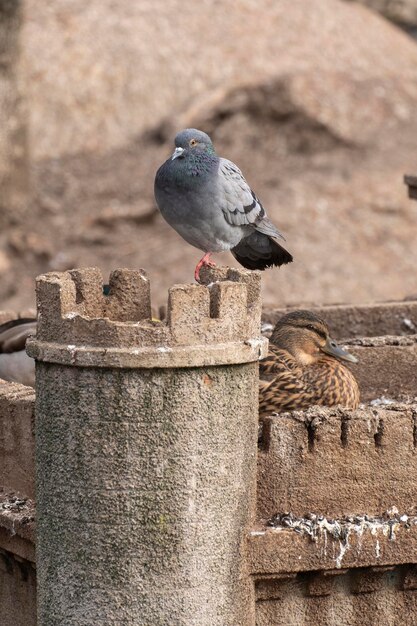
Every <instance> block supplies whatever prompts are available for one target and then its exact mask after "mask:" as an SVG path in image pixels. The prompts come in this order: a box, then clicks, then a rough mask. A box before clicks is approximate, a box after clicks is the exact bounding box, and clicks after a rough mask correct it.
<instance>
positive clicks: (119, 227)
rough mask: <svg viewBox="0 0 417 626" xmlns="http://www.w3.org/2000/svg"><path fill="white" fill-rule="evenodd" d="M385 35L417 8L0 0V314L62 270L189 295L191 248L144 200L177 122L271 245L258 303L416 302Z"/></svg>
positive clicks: (409, 148)
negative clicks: (182, 288) (200, 144)
mask: <svg viewBox="0 0 417 626" xmlns="http://www.w3.org/2000/svg"><path fill="white" fill-rule="evenodd" d="M365 4H367V5H368V7H367V6H364V5H365ZM377 11H381V13H382V15H381V13H378V12H377ZM387 17H388V18H392V19H394V20H395V21H396V22H397V23H393V22H390V21H388V19H387ZM398 23H400V24H401V25H406V26H407V28H408V29H409V30H410V31H412V29H413V26H415V25H416V23H417V6H416V2H415V0H408V1H406V0H404V1H403V2H401V1H400V0H397V1H395V0H392V1H390V0H385V1H384V0H363V2H361V3H358V2H353V1H351V0H315V1H314V2H311V0H297V2H294V0H236V1H234V2H231V3H227V6H226V4H225V3H224V2H220V1H219V0H204V1H201V2H195V1H193V0H164V1H162V0H153V1H151V0H138V1H137V2H125V1H124V0H91V1H90V2H88V3H87V2H84V1H82V0H55V1H54V2H50V1H49V0H36V1H35V0H0V59H1V63H0V115H1V120H0V185H1V186H0V193H1V195H0V228H1V231H0V308H2V309H5V308H20V309H21V308H25V307H28V306H31V305H32V304H33V303H34V285H33V279H34V277H35V276H36V275H37V274H39V273H41V272H44V271H49V270H64V269H67V268H71V267H74V266H86V265H98V266H100V267H101V268H102V269H103V272H104V273H105V274H106V273H107V272H109V270H110V269H112V268H115V267H131V268H137V267H144V268H146V269H147V270H148V272H149V274H150V277H151V281H152V287H153V297H154V300H155V301H156V302H158V303H162V302H163V301H164V300H165V297H166V289H167V287H168V286H170V285H171V284H172V283H175V282H191V281H192V279H193V269H194V265H195V263H196V261H197V260H198V259H199V255H200V253H199V251H198V250H196V249H194V248H192V247H190V246H188V245H187V244H186V243H185V242H183V241H182V240H181V239H180V238H179V236H178V235H177V234H176V233H175V232H174V231H173V230H171V229H170V228H169V227H168V226H167V225H166V223H165V222H164V221H163V220H162V218H161V217H160V216H159V214H158V212H157V211H156V207H155V203H154V199H153V179H154V174H155V171H156V169H157V167H158V166H159V164H160V163H161V162H162V161H163V160H164V159H165V158H167V157H168V155H169V154H170V152H171V151H172V140H173V136H174V135H175V133H176V131H178V130H179V129H181V128H183V127H186V126H195V127H198V128H201V129H203V130H205V131H207V132H208V133H210V134H211V135H212V137H213V139H214V141H215V144H216V148H217V151H218V152H219V153H220V154H221V155H223V156H227V157H228V158H230V159H232V160H234V161H236V163H237V164H238V165H239V166H240V167H241V169H242V170H243V172H244V174H245V176H246V178H247V180H248V181H249V182H250V184H251V185H252V186H253V188H254V189H255V190H256V192H257V194H258V195H259V196H260V198H261V200H262V202H263V204H264V205H265V207H266V208H267V210H268V212H269V214H270V216H271V217H272V219H273V220H274V221H275V222H276V224H277V225H278V226H279V227H280V229H281V230H282V231H283V232H284V233H285V235H286V238H287V247H288V249H289V250H290V251H291V252H292V253H293V254H294V257H295V262H294V263H293V264H292V265H291V266H287V267H284V268H282V269H279V270H278V269H274V270H269V271H267V272H265V281H264V296H265V302H266V303H267V304H275V305H283V304H288V303H296V302H298V303H299V302H304V303H310V302H317V303H320V302H322V303H329V302H359V301H362V302H365V301H375V300H387V299H402V298H404V297H407V296H410V295H415V294H416V293H417V271H416V268H417V203H415V202H414V203H412V202H411V201H410V200H408V199H407V195H406V188H405V186H404V184H403V175H404V173H410V174H413V173H414V174H415V173H417V41H416V40H415V39H413V37H412V36H411V35H410V34H409V33H407V32H405V31H404V30H403V29H402V28H400V26H399V25H398ZM200 256H201V255H200ZM215 258H216V260H217V261H218V262H220V263H222V262H224V263H231V264H235V263H236V262H235V261H234V260H233V259H232V257H231V256H230V255H228V254H224V255H217V256H216V257H215Z"/></svg>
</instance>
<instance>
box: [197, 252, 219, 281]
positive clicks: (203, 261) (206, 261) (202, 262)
mask: <svg viewBox="0 0 417 626" xmlns="http://www.w3.org/2000/svg"><path fill="white" fill-rule="evenodd" d="M211 255H212V252H207V253H206V254H205V255H204V256H203V258H202V259H201V260H200V261H199V262H198V263H197V265H196V268H195V270H194V278H195V279H196V281H197V282H198V283H199V282H200V270H201V268H202V267H203V265H207V266H208V267H216V264H215V262H214V261H211V260H210V256H211Z"/></svg>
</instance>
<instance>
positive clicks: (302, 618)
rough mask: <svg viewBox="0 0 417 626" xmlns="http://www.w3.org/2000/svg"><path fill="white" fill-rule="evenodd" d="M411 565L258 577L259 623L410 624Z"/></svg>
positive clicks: (415, 601)
mask: <svg viewBox="0 0 417 626" xmlns="http://www.w3.org/2000/svg"><path fill="white" fill-rule="evenodd" d="M415 579H416V574H415V570H414V566H412V565H411V566H399V567H395V568H388V569H385V568H383V567H381V568H370V569H364V570H361V569H358V570H351V571H344V572H342V573H340V572H337V573H335V572H333V574H330V575H329V576H326V575H324V576H323V575H322V573H320V572H311V573H308V574H303V575H300V576H297V577H291V576H287V577H283V578H282V579H277V578H271V579H266V580H261V581H258V583H257V592H258V598H259V601H258V603H257V613H256V620H257V621H256V623H257V625H258V626H287V625H288V624H291V626H318V625H320V626H341V625H342V624H343V626H364V625H366V626H380V625H382V624H383V625H384V626H392V625H394V624H401V625H404V626H414V624H415V613H416V610H417V594H416V587H415V582H414V583H413V584H412V585H411V586H409V584H408V581H410V580H414V581H415Z"/></svg>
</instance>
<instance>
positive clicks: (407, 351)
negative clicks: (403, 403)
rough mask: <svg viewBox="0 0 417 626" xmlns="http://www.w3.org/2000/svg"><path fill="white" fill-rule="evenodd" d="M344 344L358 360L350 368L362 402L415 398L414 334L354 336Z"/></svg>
mask: <svg viewBox="0 0 417 626" xmlns="http://www.w3.org/2000/svg"><path fill="white" fill-rule="evenodd" d="M346 346H348V348H349V351H350V352H352V354H354V355H355V356H356V357H358V359H359V362H358V363H355V365H354V366H352V368H351V369H352V372H353V373H354V375H355V377H356V379H357V381H358V384H359V389H360V392H361V401H362V402H368V401H372V400H376V399H378V398H381V396H385V397H388V398H391V399H401V398H417V335H411V336H409V337H370V338H362V339H353V340H351V341H347V342H346Z"/></svg>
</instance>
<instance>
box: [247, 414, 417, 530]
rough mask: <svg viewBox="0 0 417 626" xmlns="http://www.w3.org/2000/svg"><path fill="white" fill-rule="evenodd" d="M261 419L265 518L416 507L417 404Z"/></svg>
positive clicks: (260, 501) (408, 510)
mask: <svg viewBox="0 0 417 626" xmlns="http://www.w3.org/2000/svg"><path fill="white" fill-rule="evenodd" d="M262 421H263V423H264V432H263V442H262V444H261V449H260V452H259V457H258V516H259V518H261V519H268V518H269V517H271V516H272V515H275V514H276V513H282V512H285V511H290V512H291V513H293V514H294V515H297V516H303V515H306V514H307V513H309V512H312V513H316V514H321V515H326V516H330V517H333V518H334V517H341V516H343V515H356V514H360V513H362V514H365V513H366V514H368V515H380V514H381V513H382V512H383V511H386V510H388V509H390V508H391V507H392V506H396V507H397V508H398V509H399V510H401V511H403V512H405V513H407V514H410V513H411V512H412V510H413V509H414V506H415V504H414V503H415V481H414V476H415V472H416V471H417V456H416V453H415V452H416V405H412V404H411V405H407V404H404V405H401V404H399V405H392V406H387V407H384V408H381V407H375V408H372V409H370V408H366V409H357V410H356V411H350V410H347V409H325V408H311V409H309V410H308V411H306V412H293V413H285V414H281V415H280V416H276V417H271V418H265V419H264V420H262Z"/></svg>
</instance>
